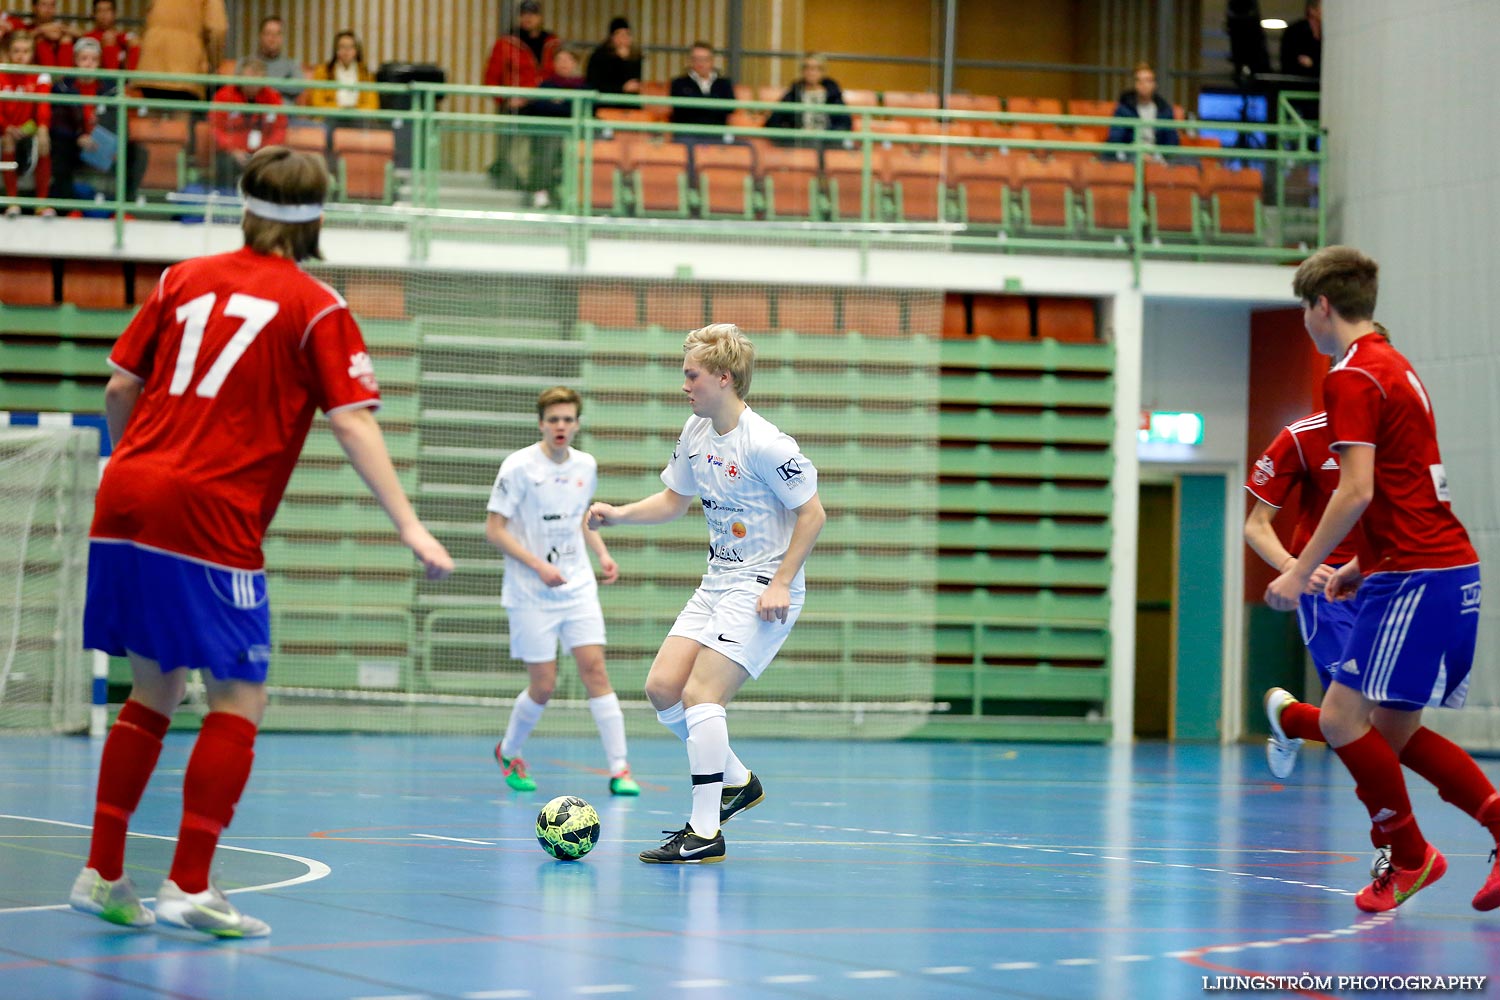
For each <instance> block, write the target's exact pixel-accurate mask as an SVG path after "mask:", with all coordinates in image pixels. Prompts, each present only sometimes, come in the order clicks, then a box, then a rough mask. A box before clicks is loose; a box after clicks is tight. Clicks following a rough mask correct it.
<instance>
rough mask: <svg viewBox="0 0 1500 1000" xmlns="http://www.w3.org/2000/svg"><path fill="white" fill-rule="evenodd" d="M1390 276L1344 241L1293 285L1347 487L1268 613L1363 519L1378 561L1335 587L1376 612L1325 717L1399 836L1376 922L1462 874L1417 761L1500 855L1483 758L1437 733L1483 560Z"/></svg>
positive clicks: (1466, 651) (1281, 580)
mask: <svg viewBox="0 0 1500 1000" xmlns="http://www.w3.org/2000/svg"><path fill="white" fill-rule="evenodd" d="M1378 274H1379V268H1378V265H1376V263H1375V262H1374V261H1373V260H1371V259H1370V258H1369V257H1366V256H1365V255H1364V254H1362V253H1360V252H1359V251H1358V250H1355V249H1353V248H1351V247H1339V246H1335V247H1325V248H1324V249H1322V250H1319V251H1318V252H1317V253H1315V254H1313V255H1312V256H1311V257H1309V258H1308V259H1307V260H1306V261H1304V262H1303V263H1302V266H1301V267H1299V268H1298V269H1297V275H1296V277H1295V278H1294V279H1293V282H1292V290H1293V291H1294V292H1296V294H1297V297H1298V298H1300V299H1301V300H1302V304H1303V322H1304V324H1305V325H1306V327H1307V332H1308V335H1309V336H1310V337H1311V338H1312V340H1313V343H1314V344H1315V345H1316V346H1317V348H1318V350H1319V351H1320V352H1322V353H1323V354H1327V355H1328V356H1330V357H1332V358H1336V359H1337V361H1336V363H1335V364H1334V366H1333V369H1332V371H1330V372H1329V373H1328V378H1327V379H1326V381H1325V382H1324V385H1323V398H1324V401H1325V403H1326V404H1327V410H1328V423H1329V426H1330V428H1331V429H1332V431H1333V435H1332V437H1333V441H1332V444H1331V445H1330V447H1331V448H1332V449H1334V450H1336V451H1337V452H1338V455H1339V485H1338V489H1337V491H1335V493H1334V494H1333V497H1332V498H1331V499H1330V500H1329V502H1328V507H1327V508H1326V509H1325V510H1324V512H1323V517H1322V519H1321V520H1320V521H1319V522H1318V528H1317V530H1316V531H1315V532H1313V536H1312V538H1310V539H1309V540H1308V542H1307V544H1306V546H1304V547H1303V549H1302V552H1301V554H1300V555H1299V556H1298V558H1297V561H1296V563H1295V564H1294V565H1292V566H1291V567H1290V568H1288V569H1287V570H1286V571H1285V572H1283V573H1282V574H1281V575H1280V576H1279V577H1277V578H1276V579H1275V580H1274V581H1273V582H1272V583H1271V585H1270V586H1269V587H1267V588H1266V603H1268V604H1270V605H1271V607H1273V608H1276V609H1277V610H1279V611H1290V610H1291V609H1292V608H1294V607H1296V606H1297V601H1298V598H1299V595H1300V594H1301V593H1302V591H1303V589H1304V588H1305V587H1306V585H1307V582H1308V580H1309V579H1310V578H1311V577H1312V574H1313V572H1314V571H1315V570H1316V568H1317V567H1318V565H1319V564H1321V563H1323V562H1324V561H1325V559H1326V558H1327V556H1328V554H1329V552H1331V551H1332V550H1333V548H1334V546H1335V545H1337V544H1338V543H1339V541H1340V540H1341V539H1343V538H1344V537H1345V536H1347V535H1348V534H1349V532H1350V530H1352V529H1353V528H1354V526H1355V524H1356V523H1358V524H1359V525H1360V527H1361V528H1363V529H1364V533H1365V538H1366V540H1367V542H1368V544H1369V548H1370V550H1371V551H1370V555H1369V560H1368V561H1369V563H1370V564H1369V565H1366V566H1361V565H1360V564H1361V562H1365V561H1366V559H1365V558H1364V557H1361V558H1359V559H1355V560H1352V561H1350V562H1348V563H1346V564H1344V565H1343V566H1342V567H1340V568H1339V569H1338V571H1337V572H1336V573H1334V575H1333V576H1332V578H1330V579H1329V581H1328V584H1327V586H1326V587H1325V592H1326V593H1327V595H1328V596H1329V597H1330V598H1332V599H1335V600H1338V599H1346V598H1348V597H1351V596H1352V595H1353V594H1355V593H1356V592H1358V593H1359V595H1360V606H1359V611H1358V612H1357V614H1356V615H1355V619H1354V628H1353V631H1352V633H1351V634H1350V636H1349V640H1348V643H1347V644H1346V645H1345V647H1344V652H1343V654H1342V656H1341V657H1340V662H1339V664H1338V667H1337V669H1336V670H1335V671H1334V672H1333V683H1332V684H1331V685H1329V688H1328V692H1327V694H1326V695H1325V696H1324V698H1323V708H1322V713H1321V716H1320V717H1319V722H1320V724H1321V727H1322V730H1323V735H1324V736H1325V737H1327V739H1328V745H1329V746H1330V747H1331V748H1333V750H1334V751H1335V752H1336V753H1337V754H1338V755H1339V759H1340V760H1341V761H1343V763H1344V766H1345V767H1347V768H1348V769H1349V773H1350V774H1351V775H1352V776H1353V777H1354V784H1355V792H1356V794H1358V796H1359V798H1360V800H1361V801H1362V802H1363V803H1364V805H1365V808H1366V809H1367V810H1368V811H1369V814H1370V821H1371V823H1372V824H1373V825H1374V827H1375V829H1376V830H1377V831H1379V833H1381V834H1384V835H1386V836H1388V837H1389V838H1390V845H1391V867H1390V869H1389V870H1387V871H1385V872H1383V873H1381V874H1380V875H1378V876H1376V878H1375V881H1374V882H1373V883H1371V884H1370V885H1369V886H1366V887H1365V888H1364V889H1362V890H1360V892H1359V893H1358V895H1356V896H1355V905H1357V906H1358V907H1359V908H1360V909H1362V910H1366V911H1383V910H1390V909H1394V908H1395V907H1397V906H1400V905H1401V904H1402V903H1404V902H1405V901H1406V900H1407V899H1409V898H1411V896H1412V895H1414V894H1415V893H1416V892H1418V891H1419V890H1421V889H1424V888H1426V887H1427V886H1429V885H1432V884H1433V883H1434V882H1436V881H1437V880H1438V879H1440V878H1442V877H1443V874H1444V873H1445V872H1446V871H1447V868H1448V863H1447V861H1446V860H1445V859H1444V857H1443V855H1442V854H1441V852H1439V851H1438V849H1437V848H1436V847H1434V846H1433V845H1431V844H1429V843H1428V842H1427V840H1426V838H1424V837H1423V836H1422V831H1421V830H1420V828H1419V827H1418V826H1417V821H1416V816H1415V815H1414V814H1413V812H1412V806H1411V801H1410V799H1409V798H1408V797H1407V792H1406V782H1405V779H1404V778H1403V776H1402V773H1401V765H1402V764H1403V763H1404V764H1406V765H1407V766H1408V767H1410V768H1411V769H1412V770H1413V771H1416V772H1417V773H1418V774H1421V775H1422V776H1423V777H1425V778H1427V779H1428V780H1430V781H1432V782H1433V784H1434V785H1436V786H1437V789H1438V793H1439V794H1440V795H1442V797H1443V798H1444V799H1446V800H1447V801H1449V802H1451V803H1453V804H1454V805H1456V806H1458V807H1459V808H1460V809H1462V810H1464V811H1465V812H1466V813H1468V814H1469V815H1470V816H1472V817H1474V819H1475V820H1477V821H1478V822H1479V823H1480V824H1481V825H1482V826H1484V827H1486V828H1487V829H1488V830H1489V832H1490V834H1491V836H1492V837H1493V838H1494V839H1495V841H1496V843H1497V844H1500V795H1497V794H1496V793H1495V788H1494V786H1493V785H1492V784H1491V783H1490V781H1489V779H1488V778H1486V777H1485V776H1484V772H1482V771H1481V770H1479V768H1478V766H1477V765H1476V764H1475V763H1474V761H1473V759H1472V758H1471V757H1469V755H1468V754H1467V753H1465V752H1464V751H1463V750H1462V749H1461V748H1460V747H1458V746H1457V745H1455V744H1454V743H1452V742H1450V741H1448V740H1446V739H1444V738H1443V737H1441V736H1439V735H1438V734H1437V733H1435V732H1433V731H1432V730H1430V729H1427V728H1426V727H1424V726H1423V725H1422V710H1423V709H1424V708H1425V707H1427V706H1433V707H1438V706H1441V707H1445V708H1460V707H1462V706H1463V703H1464V698H1465V695H1466V694H1467V691H1468V684H1469V669H1470V667H1471V665H1472V664H1473V660H1474V648H1475V641H1476V638H1477V635H1478V626H1479V607H1480V597H1481V586H1480V580H1479V556H1478V555H1477V554H1476V553H1475V551H1474V546H1473V545H1471V544H1470V543H1469V536H1468V533H1467V532H1465V531H1464V526H1463V524H1462V523H1460V522H1459V520H1458V518H1457V517H1456V516H1455V515H1454V513H1453V510H1452V507H1451V500H1450V497H1449V492H1448V477H1447V473H1446V471H1445V470H1444V468H1443V459H1442V456H1441V454H1440V453H1439V451H1438V442H1437V423H1436V421H1435V419H1434V417H1433V412H1432V400H1431V397H1430V396H1429V395H1428V393H1427V389H1426V387H1425V386H1424V385H1423V384H1422V381H1421V379H1419V378H1418V377H1417V373H1416V372H1415V371H1413V370H1412V367H1411V364H1410V362H1408V361H1407V360H1406V358H1404V357H1402V356H1401V354H1400V353H1399V352H1397V351H1396V349H1395V348H1394V347H1392V346H1391V345H1390V344H1389V343H1388V342H1387V341H1386V340H1385V338H1384V337H1382V336H1381V335H1380V333H1379V332H1378V331H1377V330H1376V329H1375V325H1374V315H1375V298H1376V292H1377V288H1378ZM1362 572H1365V573H1368V576H1363V577H1362V576H1361V573H1362ZM1291 708H1292V707H1291V706H1289V707H1288V708H1284V709H1283V710H1282V714H1283V716H1285V713H1286V712H1287V711H1290V710H1291ZM1490 858H1491V860H1494V858H1495V854H1493V853H1492V854H1491V855H1490ZM1496 907H1500V863H1496V864H1495V866H1494V867H1493V869H1492V870H1491V872H1490V875H1489V877H1488V879H1487V880H1486V881H1485V883H1484V884H1483V885H1482V886H1481V887H1480V889H1479V892H1478V893H1477V894H1475V896H1474V908H1475V909H1477V910H1493V909H1495V908H1496Z"/></svg>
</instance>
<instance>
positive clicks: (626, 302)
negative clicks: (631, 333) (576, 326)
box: [578, 282, 640, 330]
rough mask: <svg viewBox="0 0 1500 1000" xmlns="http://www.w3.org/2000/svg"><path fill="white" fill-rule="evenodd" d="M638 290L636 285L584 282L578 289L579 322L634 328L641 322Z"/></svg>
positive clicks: (611, 327)
mask: <svg viewBox="0 0 1500 1000" xmlns="http://www.w3.org/2000/svg"><path fill="white" fill-rule="evenodd" d="M638 294H639V293H638V292H637V289H636V287H635V286H634V285H616V284H595V283H592V282H591V283H588V284H585V285H583V286H582V287H580V288H579V289H578V322H580V323H592V324H594V325H595V326H602V327H606V328H608V329H612V330H628V329H633V328H634V327H636V326H638V325H639V324H640V316H639V314H638V309H639V301H638Z"/></svg>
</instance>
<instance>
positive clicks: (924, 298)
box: [903, 295, 943, 337]
mask: <svg viewBox="0 0 1500 1000" xmlns="http://www.w3.org/2000/svg"><path fill="white" fill-rule="evenodd" d="M903 298H904V299H905V300H906V330H907V332H908V333H911V334H913V335H920V336H923V337H940V336H942V333H943V307H942V305H941V304H940V303H939V302H938V299H937V297H936V296H934V295H908V296H903Z"/></svg>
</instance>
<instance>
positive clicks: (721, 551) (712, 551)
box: [708, 545, 745, 563]
mask: <svg viewBox="0 0 1500 1000" xmlns="http://www.w3.org/2000/svg"><path fill="white" fill-rule="evenodd" d="M708 558H709V559H710V560H711V561H714V562H727V563H742V562H744V561H745V557H744V556H743V555H742V554H741V553H740V550H739V549H736V548H732V547H730V546H728V545H720V546H717V547H715V546H713V545H710V546H709V547H708Z"/></svg>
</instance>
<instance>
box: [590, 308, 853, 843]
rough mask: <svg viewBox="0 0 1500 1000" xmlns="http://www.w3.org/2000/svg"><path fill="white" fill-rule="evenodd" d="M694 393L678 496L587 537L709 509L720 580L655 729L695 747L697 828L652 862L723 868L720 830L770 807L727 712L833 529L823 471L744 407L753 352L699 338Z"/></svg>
mask: <svg viewBox="0 0 1500 1000" xmlns="http://www.w3.org/2000/svg"><path fill="white" fill-rule="evenodd" d="M682 350H683V360H682V375H683V385H682V390H683V392H685V393H686V394H687V397H688V403H689V405H691V407H692V410H693V415H692V416H691V417H689V418H688V421H687V423H686V424H685V425H684V426H683V428H682V436H681V437H679V438H678V439H677V447H676V448H675V449H674V450H673V452H672V459H671V461H670V462H668V463H667V467H666V469H664V470H663V471H662V474H661V478H662V482H663V483H665V484H666V489H664V490H662V491H661V492H660V493H656V494H654V495H652V496H649V497H646V498H645V499H643V500H638V501H636V502H635V503H632V504H626V505H625V506H623V507H616V506H614V505H612V504H607V503H595V504H594V505H593V506H592V507H590V508H589V521H588V523H589V526H590V527H592V528H598V527H602V526H605V525H611V526H613V525H620V524H661V523H664V522H666V521H671V520H675V519H676V518H679V517H681V516H682V515H683V514H685V513H686V512H687V509H688V507H689V505H690V504H691V503H692V501H693V497H695V496H697V497H701V498H702V501H703V516H704V518H705V519H706V520H707V522H708V568H707V570H706V571H705V572H704V574H703V580H702V583H701V584H700V585H699V587H698V589H697V591H695V592H694V593H693V596H692V598H691V599H690V600H689V601H688V603H687V606H686V607H685V608H683V609H682V613H681V614H679V615H678V616H677V621H676V623H675V624H673V626H672V629H671V631H670V632H669V633H668V635H667V638H666V641H665V642H663V643H662V646H661V650H660V651H659V652H658V653H657V654H656V660H655V661H654V662H653V663H652V664H651V673H650V674H649V675H648V676H647V678H646V696H647V697H648V698H650V699H651V704H652V705H653V706H655V708H656V717H657V718H658V719H659V720H660V721H661V723H662V724H663V725H665V726H666V727H667V728H668V729H671V730H672V731H673V732H674V733H676V734H677V736H678V737H679V738H681V739H682V740H684V741H685V742H686V743H687V752H688V764H689V767H690V768H691V772H692V779H693V811H692V817H691V818H690V819H689V820H688V822H687V823H686V824H685V825H684V826H683V828H682V829H681V830H677V831H675V832H671V835H670V836H669V837H668V838H667V840H666V842H665V843H663V844H662V846H661V847H657V848H653V849H651V850H647V851H642V852H641V854H640V858H641V860H642V861H645V862H647V863H650V864H698V863H702V862H714V861H722V860H724V853H725V852H724V835H723V833H722V832H720V829H719V827H720V825H721V824H722V823H724V822H726V821H727V820H729V819H730V818H731V817H732V816H734V815H736V814H737V813H739V812H742V811H743V810H745V809H748V808H750V807H751V806H754V805H757V804H758V803H759V802H760V801H761V799H763V798H764V797H765V793H764V791H763V790H762V787H761V783H760V779H758V778H757V777H755V775H753V774H751V773H750V771H749V770H748V769H747V768H746V767H745V765H744V764H743V763H741V761H740V759H739V758H738V757H737V756H735V754H734V751H732V750H731V749H730V747H729V727H728V723H727V721H726V718H725V712H724V708H725V706H726V705H728V704H729V702H730V701H731V700H733V698H734V696H735V694H736V693H737V692H738V691H739V689H740V687H741V686H742V685H743V684H744V683H745V681H747V680H750V679H752V678H757V677H759V676H760V675H761V672H762V671H764V670H765V669H766V667H767V666H768V665H769V664H770V662H771V660H772V659H774V658H775V656H776V653H777V652H778V651H779V650H780V649H781V645H782V643H784V642H785V641H786V638H787V635H788V634H789V633H790V632H791V628H792V625H793V624H795V623H796V621H797V616H798V615H799V614H801V612H802V602H803V597H804V594H805V591H806V585H805V582H804V579H803V572H802V567H803V563H805V562H806V561H807V556H808V554H809V553H810V552H812V548H813V545H814V544H815V543H816V542H817V540H818V533H819V532H820V531H822V530H823V522H824V521H825V520H826V515H825V514H824V512H823V504H822V502H821V501H820V500H819V499H818V472H817V470H816V469H815V468H814V467H813V464H812V462H810V461H808V459H807V457H806V456H805V455H803V454H802V452H801V449H799V448H798V447H797V442H796V441H795V440H793V439H792V438H791V437H790V436H788V435H786V434H783V433H782V432H781V431H779V430H777V429H776V427H775V425H774V424H772V423H771V422H770V421H768V420H766V419H765V418H764V417H762V416H761V415H760V414H758V413H756V412H755V411H754V410H752V409H750V407H749V406H747V405H746V404H745V397H746V396H747V395H748V394H749V390H750V375H751V369H752V368H753V366H754V363H755V349H754V347H753V346H751V344H750V341H749V340H747V339H745V337H744V335H743V334H741V333H740V331H739V328H738V327H736V326H735V325H734V324H732V323H715V324H712V325H711V326H706V327H704V328H703V329H701V330H694V331H693V332H692V333H690V334H688V337H687V342H686V343H684V344H683V345H682Z"/></svg>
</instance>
